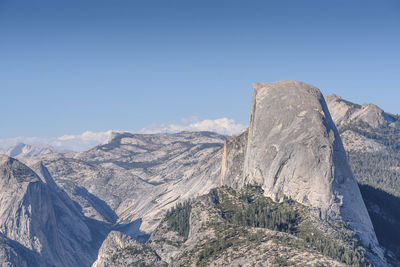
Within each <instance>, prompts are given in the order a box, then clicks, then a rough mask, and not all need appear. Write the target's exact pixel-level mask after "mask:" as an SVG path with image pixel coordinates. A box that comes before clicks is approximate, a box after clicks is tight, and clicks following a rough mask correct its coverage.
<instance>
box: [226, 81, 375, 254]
mask: <svg viewBox="0 0 400 267" xmlns="http://www.w3.org/2000/svg"><path fill="white" fill-rule="evenodd" d="M240 138H242V139H243V136H242V137H238V139H237V140H236V141H232V140H231V141H229V142H228V141H227V142H226V144H225V152H226V156H224V160H223V162H222V166H223V168H224V166H225V169H223V171H222V174H221V176H222V177H221V183H222V184H228V185H234V187H236V188H240V187H242V186H244V185H245V184H257V185H261V186H262V188H263V189H264V192H265V195H266V196H269V197H271V198H272V199H275V200H276V201H279V200H282V199H283V198H284V197H289V198H291V199H293V200H296V201H298V202H300V203H302V204H305V205H307V206H309V207H312V208H315V209H316V210H317V211H318V212H319V214H320V218H321V219H325V220H339V219H343V220H344V221H347V222H349V223H350V226H351V227H352V228H353V229H354V230H355V231H356V232H357V233H358V235H359V236H360V238H361V240H362V241H363V243H364V244H365V245H369V244H371V246H372V247H377V244H378V243H377V239H376V236H375V232H374V229H373V227H372V224H371V220H370V218H369V215H368V213H367V210H366V208H365V205H364V202H363V200H362V197H361V194H360V191H359V188H358V185H357V183H356V181H355V179H354V176H353V173H352V171H351V168H350V167H349V164H348V162H347V159H346V154H345V151H344V148H343V145H342V141H341V139H340V136H339V133H338V131H337V129H336V126H335V125H334V123H333V121H332V118H331V116H330V114H329V111H328V108H327V105H326V103H325V100H324V98H323V95H322V94H321V92H320V91H319V89H318V88H316V87H314V86H311V85H308V84H305V83H302V82H298V81H279V82H275V83H271V84H263V83H257V84H255V85H254V94H253V100H252V107H251V116H250V125H249V129H248V137H247V143H245V142H244V141H243V140H241V139H240ZM234 146H236V149H235V147H234ZM232 159H234V160H235V161H236V162H240V159H242V160H243V167H239V168H237V170H236V171H232V168H233V167H232V166H236V167H237V166H238V165H237V164H233V161H232ZM226 174H229V176H230V177H235V178H234V181H233V180H232V179H231V180H230V179H229V178H228V177H227V176H228V175H226ZM238 177H242V178H241V179H240V178H238Z"/></svg>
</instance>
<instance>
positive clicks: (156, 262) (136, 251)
mask: <svg viewBox="0 0 400 267" xmlns="http://www.w3.org/2000/svg"><path fill="white" fill-rule="evenodd" d="M108 266H113V267H117V266H121V267H123V266H165V262H163V261H162V260H161V258H160V257H159V256H158V255H157V253H156V252H155V251H154V250H152V249H151V248H150V247H149V246H147V245H145V244H143V243H139V242H137V241H135V240H134V239H133V238H131V237H129V236H127V235H124V234H123V233H121V232H117V231H112V232H110V234H109V235H108V236H107V238H106V240H104V242H103V244H102V245H101V248H100V250H99V256H98V258H97V260H96V262H94V263H93V267H108Z"/></svg>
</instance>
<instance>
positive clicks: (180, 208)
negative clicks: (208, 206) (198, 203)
mask: <svg viewBox="0 0 400 267" xmlns="http://www.w3.org/2000/svg"><path fill="white" fill-rule="evenodd" d="M191 210H192V204H191V202H190V201H185V202H183V203H178V204H177V205H176V206H175V207H173V208H172V209H170V210H169V211H167V214H166V215H165V219H166V220H167V222H168V225H169V227H170V229H171V230H172V231H175V232H177V233H178V234H179V235H180V236H183V237H184V238H185V239H187V237H188V235H189V230H190V224H189V219H190V211H191Z"/></svg>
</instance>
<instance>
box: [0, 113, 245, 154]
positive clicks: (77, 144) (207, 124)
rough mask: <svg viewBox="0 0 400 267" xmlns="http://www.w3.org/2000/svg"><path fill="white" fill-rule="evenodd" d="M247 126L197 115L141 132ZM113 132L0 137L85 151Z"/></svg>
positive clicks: (5, 143)
mask: <svg viewBox="0 0 400 267" xmlns="http://www.w3.org/2000/svg"><path fill="white" fill-rule="evenodd" d="M245 128H246V126H245V125H242V124H240V123H236V122H235V120H233V119H228V118H220V119H216V120H202V121H200V120H198V119H197V118H196V117H190V118H185V119H182V120H181V123H171V124H159V125H151V126H149V127H146V128H143V129H141V130H140V131H139V132H140V133H160V132H162V133H176V132H181V131H211V132H217V133H220V134H226V135H234V134H239V133H240V132H242V131H243V130H244V129H245ZM112 132H115V131H111V130H110V131H106V132H91V131H86V132H84V133H82V134H77V135H70V134H68V135H63V136H59V137H49V138H40V137H14V138H5V139H0V148H8V147H10V146H13V145H16V144H18V143H25V144H47V145H51V146H53V147H55V148H57V149H68V150H73V151H84V150H87V149H89V148H91V147H94V146H97V145H99V144H102V143H104V142H106V141H107V140H108V139H109V138H110V136H111V134H112Z"/></svg>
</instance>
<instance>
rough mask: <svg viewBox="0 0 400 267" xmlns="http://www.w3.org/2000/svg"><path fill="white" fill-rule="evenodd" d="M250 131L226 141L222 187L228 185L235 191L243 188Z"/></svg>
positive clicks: (222, 167)
mask: <svg viewBox="0 0 400 267" xmlns="http://www.w3.org/2000/svg"><path fill="white" fill-rule="evenodd" d="M247 135H248V130H246V131H245V132H243V133H242V134H241V135H239V136H234V137H231V138H228V139H227V140H225V144H224V152H223V155H222V166H221V180H220V185H227V186H230V187H232V188H234V189H239V188H241V187H242V186H243V178H242V177H243V167H244V156H245V154H246V149H247Z"/></svg>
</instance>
